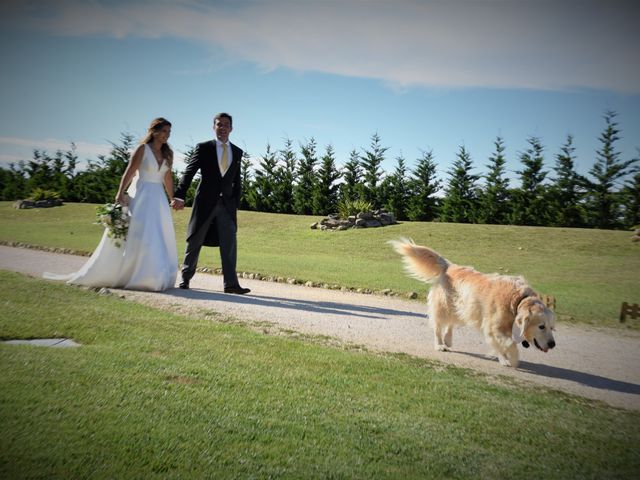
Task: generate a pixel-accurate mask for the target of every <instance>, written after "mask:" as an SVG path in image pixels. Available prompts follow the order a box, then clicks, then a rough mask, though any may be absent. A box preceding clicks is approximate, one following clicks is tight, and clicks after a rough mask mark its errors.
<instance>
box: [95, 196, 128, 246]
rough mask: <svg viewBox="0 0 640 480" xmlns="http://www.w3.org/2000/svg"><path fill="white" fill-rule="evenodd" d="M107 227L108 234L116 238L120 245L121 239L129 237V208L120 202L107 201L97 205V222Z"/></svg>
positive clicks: (116, 242) (117, 243) (117, 244)
mask: <svg viewBox="0 0 640 480" xmlns="http://www.w3.org/2000/svg"><path fill="white" fill-rule="evenodd" d="M95 223H96V224H97V225H102V226H104V227H105V228H106V229H107V235H108V236H109V237H110V238H113V239H115V244H116V246H118V247H120V246H121V243H120V242H119V241H118V240H119V239H122V240H125V239H126V238H127V231H128V230H129V210H128V208H127V207H124V206H122V205H120V204H119V203H105V204H104V205H100V206H98V207H96V222H95Z"/></svg>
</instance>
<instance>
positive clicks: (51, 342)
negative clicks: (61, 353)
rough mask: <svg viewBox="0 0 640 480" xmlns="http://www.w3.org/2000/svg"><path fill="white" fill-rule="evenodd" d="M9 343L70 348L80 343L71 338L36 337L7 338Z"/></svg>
mask: <svg viewBox="0 0 640 480" xmlns="http://www.w3.org/2000/svg"><path fill="white" fill-rule="evenodd" d="M2 343H8V344H9V345H35V346H37V347H56V348H69V347H79V346H80V344H79V343H76V342H74V341H73V340H71V339H70V338H34V339H32V340H5V341H4V342H2Z"/></svg>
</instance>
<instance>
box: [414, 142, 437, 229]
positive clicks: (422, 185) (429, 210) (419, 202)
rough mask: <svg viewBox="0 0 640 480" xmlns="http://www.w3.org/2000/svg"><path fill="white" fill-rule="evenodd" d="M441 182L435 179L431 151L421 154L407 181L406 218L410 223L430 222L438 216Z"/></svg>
mask: <svg viewBox="0 0 640 480" xmlns="http://www.w3.org/2000/svg"><path fill="white" fill-rule="evenodd" d="M441 186H442V182H441V181H440V180H438V179H437V178H436V164H435V161H434V160H433V152H432V151H431V150H429V151H427V152H423V153H422V157H421V158H420V159H418V165H417V166H416V168H415V169H414V170H413V172H412V176H411V178H410V180H409V184H408V187H409V192H410V198H409V200H408V204H409V206H408V209H407V218H408V219H409V220H412V221H426V222H430V221H432V220H434V219H435V218H437V216H438V199H437V198H436V196H435V194H436V193H438V190H440V187H441Z"/></svg>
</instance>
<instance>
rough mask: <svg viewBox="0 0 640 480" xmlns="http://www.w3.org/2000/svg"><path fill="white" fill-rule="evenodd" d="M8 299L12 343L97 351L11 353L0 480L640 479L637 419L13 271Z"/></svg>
mask: <svg viewBox="0 0 640 480" xmlns="http://www.w3.org/2000/svg"><path fill="white" fill-rule="evenodd" d="M245 219H246V217H245ZM316 233H317V234H318V235H320V233H319V232H316ZM334 238H337V237H336V236H335V235H334ZM0 298H2V302H1V304H0V338H2V339H7V338H34V337H36V338H39V337H71V338H73V339H75V340H76V341H77V342H79V343H81V344H82V347H80V348H76V349H54V348H44V347H33V346H18V345H5V344H0V369H1V370H0V371H1V374H0V422H1V424H2V435H0V478H6V479H16V478H61V479H62V478H63V479H70V478H92V479H93V478H96V479H100V478H144V479H148V478H296V479H297V478H305V479H306V478H322V479H325V478H349V479H351V478H354V479H355V478H363V479H371V478H376V479H383V478H392V479H397V478H406V479H413V478H469V479H477V478H496V479H497V478H505V479H507V478H514V479H521V478H523V476H524V477H528V476H535V477H539V478H554V479H556V478H567V479H569V478H571V479H573V478H593V479H600V478H637V473H638V471H640V450H639V449H638V444H639V443H640V428H639V427H640V413H638V412H628V411H622V410H618V409H614V408H610V407H607V406H605V405H603V404H601V403H598V402H591V401H586V400H582V399H578V398H576V397H572V396H569V395H566V394H562V393H558V392H553V391H546V390H544V389H541V388H540V387H533V386H531V387H523V386H516V385H515V384H514V382H513V381H510V380H509V379H507V378H494V379H491V380H489V379H487V378H485V377H484V376H482V375H478V374H476V373H472V372H470V371H467V370H462V369H459V368H454V367H448V366H443V365H440V364H437V363H433V362H429V361H426V360H421V359H415V358H410V357H407V356H400V355H376V354H372V353H367V352H362V351H353V350H349V349H340V348H334V347H328V346H324V345H322V344H321V342H320V341H314V340H313V339H308V340H306V341H305V340H300V339H296V340H294V339H289V338H283V337H277V336H268V335H262V334H258V333H254V332H252V331H251V330H250V329H247V328H244V327H241V326H238V325H234V324H230V323H221V322H215V321H211V320H207V319H204V318H196V317H183V316H178V315H174V314H170V313H168V312H164V311H160V310H154V309H152V308H149V307H144V306H141V305H138V304H134V303H130V302H127V301H125V300H122V299H120V298H117V297H115V296H101V295H98V294H97V293H95V292H92V291H88V290H83V289H79V288H73V287H69V286H66V285H61V284H58V283H53V282H46V281H43V280H39V279H31V278H27V277H23V276H21V275H18V274H15V273H8V272H4V273H3V272H0ZM34 298H37V299H38V301H37V302H34V301H33V299H34Z"/></svg>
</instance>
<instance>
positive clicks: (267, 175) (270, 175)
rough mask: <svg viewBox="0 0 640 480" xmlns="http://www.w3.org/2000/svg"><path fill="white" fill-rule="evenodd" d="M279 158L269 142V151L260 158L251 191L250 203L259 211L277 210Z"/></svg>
mask: <svg viewBox="0 0 640 480" xmlns="http://www.w3.org/2000/svg"><path fill="white" fill-rule="evenodd" d="M277 167H278V159H277V158H276V153H275V152H272V151H271V145H269V144H267V151H266V152H265V154H264V155H263V156H262V157H261V159H260V165H259V166H258V168H257V169H256V172H255V182H254V184H253V188H252V190H251V192H250V194H251V196H250V198H249V203H250V205H252V206H253V207H254V208H255V209H256V211H258V212H272V213H273V212H275V211H276V198H275V191H276V183H277V178H276V169H277Z"/></svg>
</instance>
